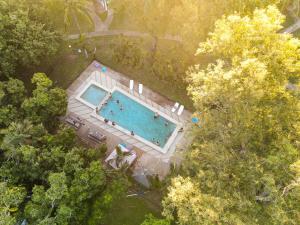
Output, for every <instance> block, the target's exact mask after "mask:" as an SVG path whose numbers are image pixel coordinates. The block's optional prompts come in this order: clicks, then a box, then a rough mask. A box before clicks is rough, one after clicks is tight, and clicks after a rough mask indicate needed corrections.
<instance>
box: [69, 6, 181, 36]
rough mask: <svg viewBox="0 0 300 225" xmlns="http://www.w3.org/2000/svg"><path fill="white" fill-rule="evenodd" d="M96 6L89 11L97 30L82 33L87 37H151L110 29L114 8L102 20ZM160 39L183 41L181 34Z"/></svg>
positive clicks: (144, 34) (135, 32) (140, 33)
mask: <svg viewBox="0 0 300 225" xmlns="http://www.w3.org/2000/svg"><path fill="white" fill-rule="evenodd" d="M96 10H97V9H96V7H94V5H92V4H91V5H90V6H89V13H90V16H91V18H92V20H93V23H94V27H95V31H93V32H88V33H82V34H81V35H82V36H84V37H85V38H93V37H104V36H115V35H124V36H127V37H141V38H145V37H151V35H150V34H149V33H142V32H138V31H127V30H109V27H110V24H111V23H112V21H113V15H114V13H113V10H111V9H108V12H107V17H106V19H105V21H102V20H101V18H100V17H99V15H98V13H99V12H96ZM78 38H80V34H71V35H68V36H66V37H65V40H75V39H78ZM159 39H164V40H169V41H177V42H181V41H182V39H181V38H180V37H179V36H172V35H165V36H162V37H159Z"/></svg>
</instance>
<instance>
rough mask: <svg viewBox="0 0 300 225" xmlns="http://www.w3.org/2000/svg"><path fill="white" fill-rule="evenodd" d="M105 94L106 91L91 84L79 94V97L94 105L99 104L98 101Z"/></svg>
mask: <svg viewBox="0 0 300 225" xmlns="http://www.w3.org/2000/svg"><path fill="white" fill-rule="evenodd" d="M106 95H107V91H105V90H104V89H102V88H100V87H99V86H97V85H95V84H91V85H90V86H89V87H88V88H87V89H86V90H85V91H84V92H83V94H81V96H80V98H81V99H83V100H84V101H86V102H88V103H90V104H92V105H93V106H95V107H96V106H98V105H99V104H100V102H101V101H102V100H103V99H104V97H105V96H106Z"/></svg>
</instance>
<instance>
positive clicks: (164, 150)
mask: <svg viewBox="0 0 300 225" xmlns="http://www.w3.org/2000/svg"><path fill="white" fill-rule="evenodd" d="M91 85H96V86H97V87H99V88H101V89H103V90H104V91H106V92H107V94H106V95H105V96H104V98H103V99H102V100H101V101H100V103H99V105H98V106H94V105H93V104H91V103H89V102H87V101H86V100H84V99H83V98H81V96H82V94H83V93H84V92H85V91H86V90H87V89H88V88H89V87H90V86H91ZM116 90H117V91H119V92H121V93H122V94H124V95H126V96H127V97H128V98H131V99H132V100H134V101H136V102H137V103H139V104H141V105H143V106H144V107H147V108H148V109H150V110H151V111H152V112H157V113H158V114H159V115H160V116H162V117H163V118H165V119H167V120H169V121H170V122H172V123H174V124H175V125H176V128H175V129H174V131H173V132H172V135H171V136H170V137H169V139H168V141H167V142H166V144H165V145H164V147H163V148H161V147H159V146H157V145H155V144H154V143H152V142H151V141H148V140H146V139H145V138H142V137H140V136H139V135H136V134H135V135H131V131H128V130H127V129H125V128H123V127H121V126H118V125H117V124H116V125H114V126H113V125H112V124H107V125H108V126H111V127H114V128H116V129H117V130H119V131H120V132H122V133H125V134H126V135H129V136H131V137H133V138H135V139H137V140H138V141H140V142H142V143H144V144H145V145H147V146H149V147H151V148H153V149H154V150H156V151H159V152H160V153H163V154H166V153H167V152H168V150H169V149H170V147H171V145H172V144H173V143H174V142H175V139H176V137H177V136H178V133H179V130H180V127H182V126H183V124H182V123H180V122H179V121H177V120H175V119H173V118H172V117H170V116H169V115H167V114H166V113H164V112H162V111H161V110H160V109H156V108H154V107H153V106H151V105H149V104H147V103H146V102H144V101H142V100H141V99H138V98H137V97H136V96H134V95H133V94H130V93H128V92H126V91H125V90H123V89H121V88H119V87H117V86H114V87H113V88H112V89H109V88H107V87H104V86H103V85H101V84H99V83H97V82H96V81H94V80H90V81H89V82H88V83H87V84H85V85H84V87H83V89H82V91H80V92H79V94H78V95H77V96H76V99H77V100H78V101H80V102H81V103H83V104H85V105H87V106H88V107H90V108H92V109H93V111H92V112H91V113H90V116H92V117H94V118H96V119H98V120H99V121H101V122H104V118H103V117H102V116H100V115H98V114H97V113H96V108H97V107H99V110H100V109H101V107H100V106H101V104H102V103H103V102H104V101H106V100H107V97H108V94H109V93H113V92H114V91H116Z"/></svg>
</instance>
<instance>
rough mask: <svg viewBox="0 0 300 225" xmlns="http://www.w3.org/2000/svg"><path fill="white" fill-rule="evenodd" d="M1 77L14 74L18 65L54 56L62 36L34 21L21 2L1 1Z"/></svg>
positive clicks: (24, 65)
mask: <svg viewBox="0 0 300 225" xmlns="http://www.w3.org/2000/svg"><path fill="white" fill-rule="evenodd" d="M0 21H1V23H0V30H1V32H0V58H1V61H0V76H3V75H5V76H10V75H14V72H15V70H16V68H17V67H18V66H22V67H24V68H29V67H31V66H33V65H38V64H39V63H40V60H41V58H43V57H46V56H49V55H53V54H54V53H55V52H56V50H57V48H58V40H59V36H58V35H57V34H56V33H55V32H52V31H49V30H47V29H46V28H45V26H44V24H42V23H40V22H38V21H36V20H33V19H32V18H31V17H30V16H29V13H28V10H26V9H24V8H23V7H22V2H19V1H4V0H1V1H0Z"/></svg>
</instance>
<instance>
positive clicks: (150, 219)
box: [141, 214, 171, 225]
mask: <svg viewBox="0 0 300 225" xmlns="http://www.w3.org/2000/svg"><path fill="white" fill-rule="evenodd" d="M141 225H171V223H170V222H169V221H168V220H165V219H157V218H155V217H154V216H153V215H151V214H150V215H147V216H146V219H145V220H144V222H143V223H142V224H141Z"/></svg>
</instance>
